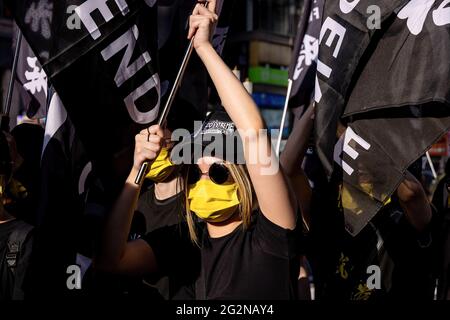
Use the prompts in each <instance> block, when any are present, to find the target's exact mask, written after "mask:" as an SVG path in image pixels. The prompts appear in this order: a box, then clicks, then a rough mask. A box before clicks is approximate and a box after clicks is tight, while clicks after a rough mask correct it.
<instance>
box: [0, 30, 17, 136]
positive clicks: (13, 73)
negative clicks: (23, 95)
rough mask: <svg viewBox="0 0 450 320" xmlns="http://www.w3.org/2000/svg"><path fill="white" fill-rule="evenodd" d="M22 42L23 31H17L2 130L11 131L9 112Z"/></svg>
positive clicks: (2, 117) (1, 125)
mask: <svg viewBox="0 0 450 320" xmlns="http://www.w3.org/2000/svg"><path fill="white" fill-rule="evenodd" d="M21 42H22V32H21V31H20V29H19V31H17V40H16V49H15V51H14V60H13V65H12V70H11V77H10V79H9V85H8V92H7V95H6V101H5V107H4V109H3V114H2V116H1V119H0V121H1V123H0V128H1V130H5V131H9V130H8V129H9V112H10V110H11V103H12V95H13V92H14V79H15V77H16V71H17V62H18V60H19V52H20V43H21Z"/></svg>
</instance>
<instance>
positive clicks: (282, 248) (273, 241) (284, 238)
mask: <svg viewBox="0 0 450 320" xmlns="http://www.w3.org/2000/svg"><path fill="white" fill-rule="evenodd" d="M255 214H256V221H255V223H256V226H255V237H256V240H257V241H258V242H259V245H260V246H261V249H262V250H263V251H264V252H266V253H268V254H271V255H274V256H277V257H280V258H288V259H291V258H294V257H295V256H297V255H298V243H297V237H298V232H297V230H296V229H294V230H289V229H284V228H282V227H280V226H278V225H276V224H274V223H273V222H272V221H270V220H269V219H267V218H266V217H265V216H264V214H263V213H262V212H261V211H258V212H257V213H255Z"/></svg>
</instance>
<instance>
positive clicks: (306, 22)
mask: <svg viewBox="0 0 450 320" xmlns="http://www.w3.org/2000/svg"><path fill="white" fill-rule="evenodd" d="M323 1H324V0H307V1H305V4H304V9H303V15H302V17H301V19H300V21H299V24H298V28H297V34H296V36H295V42H294V51H293V53H292V61H291V65H290V67H289V79H291V80H292V82H293V83H292V91H291V94H290V97H289V106H290V107H291V108H297V107H300V106H307V105H309V103H310V102H311V99H312V95H313V92H314V85H315V82H314V76H315V74H316V66H317V57H318V54H319V36H320V27H321V24H322V15H323Z"/></svg>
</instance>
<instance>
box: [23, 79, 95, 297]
mask: <svg viewBox="0 0 450 320" xmlns="http://www.w3.org/2000/svg"><path fill="white" fill-rule="evenodd" d="M48 94H49V99H48V101H49V104H48V116H47V120H46V126H45V135H44V142H43V147H42V155H41V166H40V168H41V188H40V189H41V192H40V197H39V204H38V208H37V227H38V230H39V232H38V233H37V239H36V241H35V243H36V245H35V250H34V252H33V268H32V272H33V274H32V276H31V277H30V279H31V283H30V285H29V294H30V295H31V296H32V297H43V296H45V297H61V295H63V296H67V295H73V294H80V293H81V291H80V290H78V293H76V292H74V291H77V290H69V288H68V287H67V285H66V281H67V276H68V274H67V267H68V266H70V265H74V264H76V257H77V253H78V252H79V251H80V243H81V241H80V238H82V237H87V236H88V231H89V230H88V229H87V228H85V227H84V226H82V224H81V221H82V217H83V216H84V206H85V201H84V197H85V196H86V193H87V191H88V188H89V185H90V182H89V181H90V180H92V177H90V175H91V170H92V163H91V162H90V160H89V158H88V157H87V154H86V152H85V150H84V146H83V144H82V143H81V142H80V140H79V138H78V136H77V134H76V131H75V127H74V126H73V124H72V122H71V120H70V118H69V116H68V112H67V110H66V109H65V107H64V105H63V103H62V101H61V99H60V98H59V95H58V94H57V93H56V92H55V91H54V90H53V88H51V87H50V88H49V89H48ZM97 231H98V230H97Z"/></svg>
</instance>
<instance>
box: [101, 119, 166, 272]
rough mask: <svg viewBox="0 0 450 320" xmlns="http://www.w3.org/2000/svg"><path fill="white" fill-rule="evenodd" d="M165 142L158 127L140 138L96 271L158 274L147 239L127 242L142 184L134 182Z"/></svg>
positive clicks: (108, 224) (106, 225)
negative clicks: (139, 172)
mask: <svg viewBox="0 0 450 320" xmlns="http://www.w3.org/2000/svg"><path fill="white" fill-rule="evenodd" d="M162 141H163V132H162V130H161V128H160V127H159V126H157V125H155V126H152V127H150V128H149V131H147V130H143V131H141V132H140V133H139V134H138V135H136V145H135V154H134V162H133V168H132V169H131V172H130V174H129V176H128V178H127V180H126V183H125V186H124V188H123V190H122V192H121V194H120V196H119V197H118V199H117V200H116V202H115V203H114V205H113V207H112V210H111V212H110V214H109V216H108V218H107V221H106V224H105V227H104V232H103V237H102V243H101V250H100V252H99V254H98V255H97V256H96V257H95V259H94V266H95V267H96V268H98V269H101V270H104V271H107V272H113V273H123V274H139V275H142V274H148V273H152V272H156V270H157V266H156V260H155V256H154V253H153V251H152V249H151V248H150V246H149V245H148V244H147V243H146V242H145V241H143V240H136V241H132V242H128V241H127V240H128V234H129V232H130V228H131V221H132V219H133V214H134V210H135V208H136V203H137V199H138V197H139V191H140V189H141V186H140V185H136V184H135V183H134V179H135V178H136V175H137V173H138V171H139V168H140V166H141V164H142V163H143V162H144V161H147V160H150V161H152V160H154V159H155V158H156V157H157V155H158V153H159V151H160V149H161V144H162Z"/></svg>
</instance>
